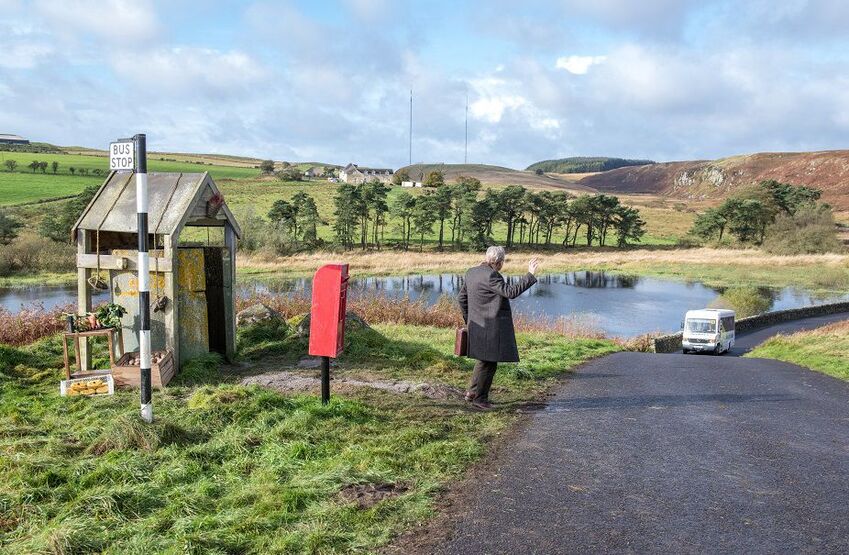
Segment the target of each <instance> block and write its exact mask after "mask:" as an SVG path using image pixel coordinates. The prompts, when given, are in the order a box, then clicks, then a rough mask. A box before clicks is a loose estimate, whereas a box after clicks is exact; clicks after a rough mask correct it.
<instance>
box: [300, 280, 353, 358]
mask: <svg viewBox="0 0 849 555" xmlns="http://www.w3.org/2000/svg"><path fill="white" fill-rule="evenodd" d="M347 295H348V265H347V264H328V265H326V266H322V267H321V268H319V269H318V271H316V273H315V276H314V277H313V280H312V310H311V312H310V350H309V353H310V354H311V355H313V356H322V357H336V356H338V355H339V353H341V352H342V349H343V347H344V345H345V307H346V304H347Z"/></svg>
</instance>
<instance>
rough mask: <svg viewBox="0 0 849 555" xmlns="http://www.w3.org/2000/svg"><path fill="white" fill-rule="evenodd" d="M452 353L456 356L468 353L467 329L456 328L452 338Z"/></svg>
mask: <svg viewBox="0 0 849 555" xmlns="http://www.w3.org/2000/svg"><path fill="white" fill-rule="evenodd" d="M454 354H455V355H457V356H458V357H464V356H468V354H469V330H467V329H466V328H457V336H456V337H455V338H454Z"/></svg>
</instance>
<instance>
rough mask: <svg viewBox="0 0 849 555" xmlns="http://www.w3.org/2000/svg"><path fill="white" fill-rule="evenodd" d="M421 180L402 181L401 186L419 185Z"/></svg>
mask: <svg viewBox="0 0 849 555" xmlns="http://www.w3.org/2000/svg"><path fill="white" fill-rule="evenodd" d="M421 186H422V182H421V181H402V182H401V187H421Z"/></svg>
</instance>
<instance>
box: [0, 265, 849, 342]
mask: <svg viewBox="0 0 849 555" xmlns="http://www.w3.org/2000/svg"><path fill="white" fill-rule="evenodd" d="M461 283H462V276H459V275H456V274H440V275H419V276H404V277H370V278H362V279H353V280H352V281H351V284H350V289H349V294H350V295H351V296H352V297H355V296H357V295H362V294H364V293H368V294H371V293H380V294H382V295H387V296H391V297H398V298H401V297H406V296H409V297H410V298H411V299H419V298H423V299H424V300H425V302H428V303H433V302H435V301H436V300H437V299H438V298H439V297H440V296H441V295H452V296H453V295H456V294H457V291H458V289H459V287H460V284H461ZM311 288H312V281H311V280H310V279H306V278H305V279H291V280H282V281H275V282H270V283H268V282H252V283H247V284H245V283H242V284H240V285H239V286H238V291H237V294H238V295H242V296H246V295H250V294H251V293H273V294H282V295H292V294H301V295H303V294H307V295H308V294H310V293H311ZM721 293H722V291H721V290H719V289H714V288H711V287H707V286H705V285H703V284H701V283H697V282H689V283H687V282H681V281H671V280H664V279H657V278H650V277H635V276H621V275H611V274H605V273H604V272H569V273H564V274H547V275H544V276H541V277H540V279H539V282H538V283H537V285H535V286H534V287H532V288H531V289H530V290H529V291H528V292H526V293H524V294H523V295H522V296H521V297H519V298H518V299H516V300H514V301H513V309H514V312H516V313H519V314H523V315H525V316H528V317H531V318H534V317H538V318H541V319H553V318H557V317H560V316H567V317H570V316H578V317H579V319H580V320H581V321H584V319H586V320H587V321H588V322H589V324H590V325H592V327H593V328H595V329H598V330H601V331H603V332H605V333H606V334H607V335H609V336H618V337H630V336H634V335H638V334H641V333H648V332H655V331H663V332H672V331H677V330H678V329H679V327H680V323H681V319H682V318H683V315H684V312H686V311H687V310H690V309H694V308H704V307H706V306H708V305H709V304H710V303H711V302H712V301H714V300H716V298H717V297H719V296H720V295H721ZM759 294H760V295H761V296H763V297H764V299H765V301H766V302H765V306H767V307H768V308H767V310H782V309H786V308H795V307H801V306H809V305H814V304H823V303H827V302H834V301H840V300H849V295H842V296H840V295H832V296H825V297H812V296H811V295H810V294H809V293H807V292H805V291H803V290H799V289H795V288H789V287H788V288H784V289H761V290H759ZM98 300H104V301H105V300H108V292H106V293H105V294H104V293H100V294H99V295H98V297H96V299H95V303H97V301H98ZM74 302H76V288H75V287H46V286H45V287H30V288H21V289H0V306H2V307H3V308H5V309H7V310H10V311H12V312H16V311H18V310H20V309H21V306H22V305H31V304H32V303H41V304H42V305H43V306H44V307H45V308H46V309H50V308H53V307H56V306H62V305H66V304H69V303H74Z"/></svg>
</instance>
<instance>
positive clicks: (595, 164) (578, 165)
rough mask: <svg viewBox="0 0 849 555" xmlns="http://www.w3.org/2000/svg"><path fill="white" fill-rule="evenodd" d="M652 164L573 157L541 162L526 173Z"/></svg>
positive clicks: (586, 171)
mask: <svg viewBox="0 0 849 555" xmlns="http://www.w3.org/2000/svg"><path fill="white" fill-rule="evenodd" d="M646 164H654V162H653V161H652V160H629V159H627V158H610V157H608V156H573V157H571V158H558V159H556V160H543V161H541V162H535V163H533V164H531V165H530V166H528V167H527V168H525V169H526V171H531V172H532V171H536V170H542V171H544V172H545V173H591V172H604V171H608V170H615V169H616V168H624V167H626V166H644V165H646Z"/></svg>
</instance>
